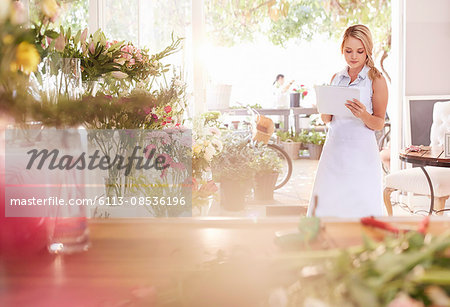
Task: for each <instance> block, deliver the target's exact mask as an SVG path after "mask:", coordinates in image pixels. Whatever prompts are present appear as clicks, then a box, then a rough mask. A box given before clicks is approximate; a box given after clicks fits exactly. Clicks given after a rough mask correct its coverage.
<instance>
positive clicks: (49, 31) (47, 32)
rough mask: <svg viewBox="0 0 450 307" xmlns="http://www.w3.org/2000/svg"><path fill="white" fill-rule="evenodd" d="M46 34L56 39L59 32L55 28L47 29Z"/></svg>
mask: <svg viewBox="0 0 450 307" xmlns="http://www.w3.org/2000/svg"><path fill="white" fill-rule="evenodd" d="M44 35H45V36H48V37H50V38H51V39H56V38H58V36H59V33H58V32H56V31H55V30H47V31H45V33H44Z"/></svg>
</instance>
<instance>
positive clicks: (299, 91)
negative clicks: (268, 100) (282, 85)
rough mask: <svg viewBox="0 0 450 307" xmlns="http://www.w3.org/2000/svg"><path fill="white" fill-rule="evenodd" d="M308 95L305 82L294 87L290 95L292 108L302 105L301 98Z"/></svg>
mask: <svg viewBox="0 0 450 307" xmlns="http://www.w3.org/2000/svg"><path fill="white" fill-rule="evenodd" d="M306 95H308V91H307V89H306V87H305V86H304V85H303V84H302V85H300V86H298V87H296V88H294V89H293V90H292V93H291V95H290V99H291V100H290V103H291V108H299V107H300V99H303V98H305V96H306Z"/></svg>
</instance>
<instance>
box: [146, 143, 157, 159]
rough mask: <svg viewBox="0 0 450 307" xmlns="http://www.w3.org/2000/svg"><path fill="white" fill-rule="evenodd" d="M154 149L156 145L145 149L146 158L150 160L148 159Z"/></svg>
mask: <svg viewBox="0 0 450 307" xmlns="http://www.w3.org/2000/svg"><path fill="white" fill-rule="evenodd" d="M153 149H156V145H155V144H149V145H147V147H145V158H147V159H148V157H149V156H150V153H151V152H152V150H153Z"/></svg>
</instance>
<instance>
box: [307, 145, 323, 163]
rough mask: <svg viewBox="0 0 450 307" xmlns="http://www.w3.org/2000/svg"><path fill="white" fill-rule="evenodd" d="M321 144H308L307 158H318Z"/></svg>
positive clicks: (321, 147) (320, 152)
mask: <svg viewBox="0 0 450 307" xmlns="http://www.w3.org/2000/svg"><path fill="white" fill-rule="evenodd" d="M322 149H323V145H316V144H308V150H309V158H310V159H311V160H319V159H320V155H321V154H322Z"/></svg>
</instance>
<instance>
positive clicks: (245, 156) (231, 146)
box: [211, 133, 255, 182]
mask: <svg viewBox="0 0 450 307" xmlns="http://www.w3.org/2000/svg"><path fill="white" fill-rule="evenodd" d="M222 144H223V148H222V151H221V152H220V154H218V155H216V156H214V157H213V159H212V163H211V169H212V174H213V179H214V180H216V181H219V182H220V181H221V180H223V179H231V180H233V181H246V180H249V179H252V178H253V176H254V173H255V171H254V169H253V168H252V167H251V166H250V161H253V159H254V158H255V151H254V150H253V148H252V146H251V144H250V142H249V141H248V140H247V139H246V138H245V137H244V136H242V135H237V134H233V133H223V136H222Z"/></svg>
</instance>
